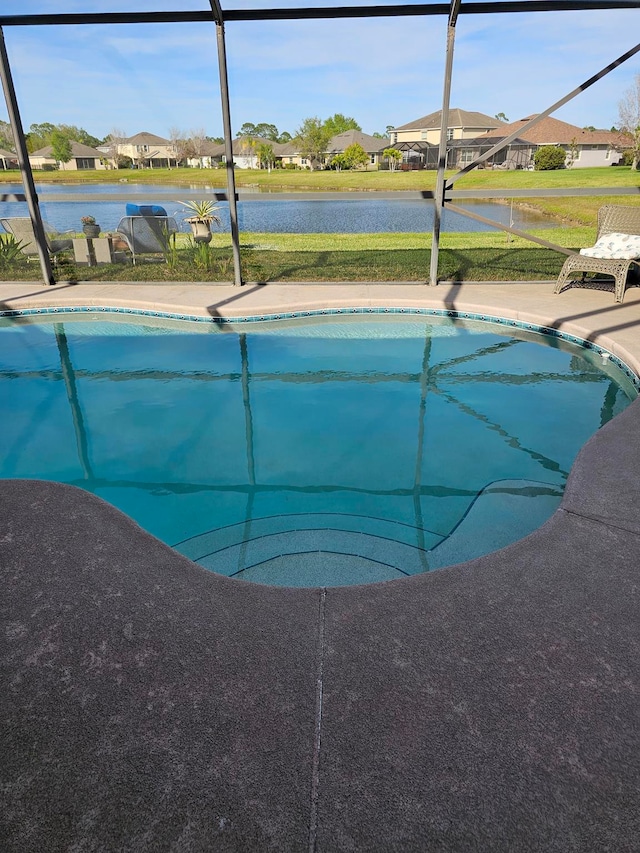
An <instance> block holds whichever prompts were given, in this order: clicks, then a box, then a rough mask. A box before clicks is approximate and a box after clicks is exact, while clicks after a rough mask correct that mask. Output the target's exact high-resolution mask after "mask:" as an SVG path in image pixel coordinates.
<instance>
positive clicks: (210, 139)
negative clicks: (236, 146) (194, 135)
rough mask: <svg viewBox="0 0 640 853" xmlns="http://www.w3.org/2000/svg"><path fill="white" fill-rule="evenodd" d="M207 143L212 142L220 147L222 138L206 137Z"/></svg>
mask: <svg viewBox="0 0 640 853" xmlns="http://www.w3.org/2000/svg"><path fill="white" fill-rule="evenodd" d="M207 142H213V143H215V145H222V143H223V142H224V136H207Z"/></svg>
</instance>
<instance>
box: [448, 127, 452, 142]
mask: <svg viewBox="0 0 640 853" xmlns="http://www.w3.org/2000/svg"><path fill="white" fill-rule="evenodd" d="M452 139H453V128H452V127H449V128H447V142H451V140H452Z"/></svg>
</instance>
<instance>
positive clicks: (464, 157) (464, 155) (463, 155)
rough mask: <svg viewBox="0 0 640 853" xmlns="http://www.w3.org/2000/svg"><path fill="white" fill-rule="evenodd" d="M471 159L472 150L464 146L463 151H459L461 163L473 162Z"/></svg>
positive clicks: (472, 156) (472, 157)
mask: <svg viewBox="0 0 640 853" xmlns="http://www.w3.org/2000/svg"><path fill="white" fill-rule="evenodd" d="M473 160H474V152H473V150H472V149H471V148H465V149H464V150H463V151H461V152H460V162H461V163H464V164H465V165H466V164H467V163H473Z"/></svg>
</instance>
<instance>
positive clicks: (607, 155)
mask: <svg viewBox="0 0 640 853" xmlns="http://www.w3.org/2000/svg"><path fill="white" fill-rule="evenodd" d="M604 159H605V160H610V159H611V149H610V148H607V153H606V154H605V155H604Z"/></svg>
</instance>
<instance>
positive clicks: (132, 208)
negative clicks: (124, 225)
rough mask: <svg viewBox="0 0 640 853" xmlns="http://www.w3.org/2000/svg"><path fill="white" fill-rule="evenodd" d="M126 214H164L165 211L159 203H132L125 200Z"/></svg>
mask: <svg viewBox="0 0 640 853" xmlns="http://www.w3.org/2000/svg"><path fill="white" fill-rule="evenodd" d="M126 212H127V216H166V215H167V211H166V210H165V209H164V207H161V206H160V205H159V204H133V203H132V202H127V207H126Z"/></svg>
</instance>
